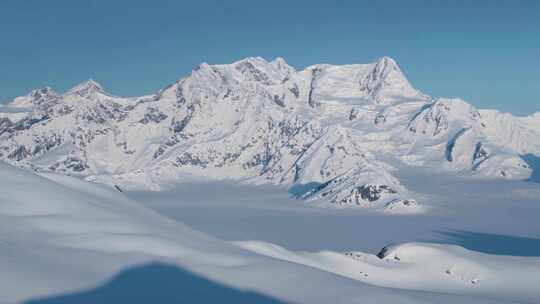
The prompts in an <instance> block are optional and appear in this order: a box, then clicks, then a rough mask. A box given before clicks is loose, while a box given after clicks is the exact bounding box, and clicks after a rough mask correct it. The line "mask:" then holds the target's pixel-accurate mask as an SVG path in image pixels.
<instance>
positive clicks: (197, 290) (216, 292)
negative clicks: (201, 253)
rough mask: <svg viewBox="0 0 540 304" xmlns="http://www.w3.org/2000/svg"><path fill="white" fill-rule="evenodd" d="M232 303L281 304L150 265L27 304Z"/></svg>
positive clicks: (175, 269) (173, 268) (172, 268)
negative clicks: (109, 279)
mask: <svg viewBox="0 0 540 304" xmlns="http://www.w3.org/2000/svg"><path fill="white" fill-rule="evenodd" d="M96 303H100V304H113V303H114V304H118V303H130V304H143V303H144V304H147V303H160V304H168V303H175V304H176V303H212V304H213V303H235V304H244V303H245V304H252V303H261V304H281V303H283V302H280V301H278V300H275V299H272V298H269V297H267V296H264V295H261V294H258V293H254V292H248V291H242V290H238V289H234V288H231V287H227V286H225V285H222V284H219V283H216V282H212V281H210V280H207V279H205V278H203V277H201V276H198V275H196V274H194V273H191V272H189V271H186V270H184V269H182V268H179V267H177V266H172V265H168V264H162V263H152V264H147V265H143V266H138V267H134V268H131V269H128V270H126V271H123V272H121V273H120V274H118V275H117V276H116V277H114V278H113V279H112V280H111V281H109V282H108V283H105V284H104V285H102V286H99V287H97V288H95V289H92V290H88V291H82V292H76V293H73V294H67V295H59V296H53V297H49V298H43V299H36V300H31V301H28V302H26V304H96Z"/></svg>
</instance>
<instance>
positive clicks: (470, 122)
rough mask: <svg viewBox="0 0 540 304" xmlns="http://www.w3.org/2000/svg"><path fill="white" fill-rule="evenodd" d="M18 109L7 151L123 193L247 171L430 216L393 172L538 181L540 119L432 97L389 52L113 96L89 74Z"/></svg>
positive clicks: (306, 194)
mask: <svg viewBox="0 0 540 304" xmlns="http://www.w3.org/2000/svg"><path fill="white" fill-rule="evenodd" d="M21 106H24V107H27V108H29V110H28V112H27V113H25V114H21V113H16V114H14V113H10V112H9V111H8V112H6V113H0V119H1V123H0V139H1V140H0V159H3V160H6V161H8V162H11V163H13V164H15V165H18V166H21V167H26V168H31V169H34V170H45V171H55V172H62V173H66V174H74V175H80V176H82V177H85V178H86V179H88V180H92V181H96V182H101V183H106V184H110V185H121V186H122V187H125V188H130V187H132V188H136V187H145V188H150V189H160V188H162V187H164V186H165V185H167V184H168V183H169V182H171V181H175V180H177V179H179V178H181V177H182V178H185V176H186V175H190V176H205V177H209V178H216V179H221V178H228V179H242V180H246V179H247V180H250V181H252V182H257V183H261V182H270V183H281V184H286V185H288V186H290V187H291V189H296V190H295V191H294V193H295V195H296V196H298V197H300V198H304V199H308V200H312V201H315V202H320V203H333V204H334V205H335V206H363V207H372V208H377V209H381V210H388V211H391V212H398V211H399V212H420V211H422V210H424V209H423V208H422V204H423V202H421V201H417V200H416V197H417V195H416V194H415V193H411V192H410V191H408V189H407V188H406V187H405V186H404V185H402V184H401V183H400V181H399V179H398V178H397V177H396V175H395V170H396V169H395V168H397V167H403V166H409V167H419V168H426V169H427V170H445V171H448V172H453V173H454V174H460V175H470V176H475V177H480V178H501V179H527V178H528V177H529V176H531V174H532V168H531V167H530V166H529V165H528V164H527V162H526V161H525V159H523V158H522V157H521V155H525V154H537V155H538V154H540V147H539V146H538V145H534V144H530V143H531V142H532V143H535V142H536V143H537V142H540V140H539V139H540V128H539V126H538V124H535V123H534V122H535V121H537V120H536V119H533V118H532V117H529V118H527V117H525V118H519V117H513V116H510V115H502V114H500V113H499V114H498V112H497V113H492V112H488V111H484V110H477V109H475V108H474V107H473V106H471V105H470V104H468V103H466V102H465V101H462V100H458V99H436V100H434V99H432V98H431V97H429V96H427V95H425V94H423V93H422V92H420V91H418V90H416V89H414V88H413V87H412V85H411V84H410V82H409V81H408V80H407V78H406V77H405V75H404V73H403V72H402V71H401V69H400V68H399V66H398V65H397V63H396V62H395V61H394V60H393V59H391V58H389V57H382V58H381V59H379V60H377V61H376V62H373V63H369V64H351V65H330V64H317V65H313V66H310V67H307V68H306V69H304V70H301V71H297V70H295V69H294V68H293V67H291V66H289V65H288V64H287V63H286V62H285V60H283V59H282V58H276V59H275V60H273V61H267V60H265V59H263V58H260V57H250V58H246V59H243V60H240V61H237V62H235V63H232V64H224V65H210V64H207V63H203V64H201V65H199V66H198V67H197V68H195V69H194V70H193V71H192V73H191V74H190V75H189V76H187V77H185V78H182V79H180V80H178V81H177V82H175V83H173V84H171V85H169V86H167V87H165V88H164V89H162V90H160V91H159V92H157V93H156V94H153V95H151V96H143V97H135V98H121V97H115V96H112V95H110V94H107V93H105V91H104V89H103V87H102V86H101V85H99V84H98V83H97V82H95V81H93V80H89V81H86V82H84V83H82V84H80V85H77V86H76V87H74V88H73V89H71V90H70V91H69V92H67V93H65V94H62V95H58V94H56V93H54V92H52V90H50V89H42V90H38V91H34V92H33V93H31V94H30V95H27V96H25V97H19V98H17V99H15V100H14V101H13V102H12V103H11V104H10V105H9V106H8V108H9V107H21ZM507 126H512V132H511V133H508V131H507ZM510 138H511V140H509V139H510ZM298 189H302V191H297V190H298Z"/></svg>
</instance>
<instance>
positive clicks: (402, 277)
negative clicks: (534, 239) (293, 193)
mask: <svg viewBox="0 0 540 304" xmlns="http://www.w3.org/2000/svg"><path fill="white" fill-rule="evenodd" d="M238 244H239V245H240V246H242V247H243V248H246V249H248V250H252V251H254V252H257V253H260V254H264V255H267V256H270V257H274V258H278V259H281V260H285V261H291V262H295V263H299V264H303V265H307V266H310V267H314V268H317V269H322V270H326V271H330V272H334V273H336V274H339V275H342V276H345V277H349V278H352V279H355V280H359V281H362V282H366V283H369V284H374V285H378V286H385V287H392V288H403V289H413V290H431V291H437V292H444V293H457V294H467V295H478V296H484V297H490V298H499V299H505V300H507V301H518V302H520V303H537V302H538V301H539V300H540V291H539V290H538V288H537V286H538V282H537V280H538V270H539V269H540V258H538V257H512V256H497V255H489V254H483V253H477V252H474V251H470V250H466V249H464V248H462V247H459V246H455V245H436V244H429V243H406V244H402V245H397V246H390V247H385V248H383V249H382V251H381V252H380V253H379V254H378V255H372V254H366V253H363V252H345V253H338V252H331V251H323V252H315V253H311V252H291V251H288V250H286V249H285V248H282V247H279V246H277V245H273V244H269V243H264V242H258V241H252V242H239V243H238Z"/></svg>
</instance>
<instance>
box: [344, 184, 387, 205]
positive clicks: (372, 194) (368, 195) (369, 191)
mask: <svg viewBox="0 0 540 304" xmlns="http://www.w3.org/2000/svg"><path fill="white" fill-rule="evenodd" d="M384 193H389V194H392V193H397V191H395V190H394V189H392V188H390V187H389V186H387V185H370V184H366V185H363V186H360V187H357V188H356V189H353V190H352V192H351V194H354V195H358V194H359V195H360V198H361V199H362V200H364V201H369V202H374V201H376V200H378V199H380V198H381V195H382V194H384Z"/></svg>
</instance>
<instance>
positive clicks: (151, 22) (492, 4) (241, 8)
mask: <svg viewBox="0 0 540 304" xmlns="http://www.w3.org/2000/svg"><path fill="white" fill-rule="evenodd" d="M384 55H386V56H390V57H393V58H394V59H396V61H397V62H398V64H399V65H400V66H401V68H402V69H403V71H404V72H405V74H406V75H407V76H408V78H409V80H410V81H411V82H412V83H413V85H414V86H415V87H416V88H418V89H420V90H422V91H424V92H425V93H427V94H430V95H432V96H445V97H462V98H464V99H466V100H467V101H469V102H471V103H472V104H474V105H475V106H477V107H480V108H497V109H500V110H503V111H507V112H512V113H515V114H526V113H531V112H536V111H540V94H539V93H538V91H539V88H540V58H539V56H540V1H535V0H531V1H527V0H499V1H498V0H492V1H484V0H467V1H465V0H454V1H443V0H440V1H435V0H431V1H429V0H424V1H422V0H409V1H397V0H396V1H391V0H386V1H373V0H370V1H361V0H356V1H354V0H353V1H329V0H326V1H318V0H298V1H294V0H288V1H281V0H272V1H270V0H265V1H255V0H252V1H244V0H237V1H234V0H231V1H224V0H223V1H210V0H196V1H180V0H178V1H172V0H171V1H161V0H153V1H150V0H148V1H138V0H131V1H127V0H126V1H122V0H117V1H113V0H94V1H92V0H84V1H83V0H55V1H44V0H24V1H23V0H2V1H0V100H1V101H6V100H8V99H10V98H12V97H14V96H18V95H23V94H26V93H27V92H28V91H30V90H31V89H33V88H37V87H42V86H46V85H49V86H51V87H53V88H54V89H55V90H57V91H59V92H63V91H65V90H67V89H68V88H70V87H72V86H74V85H75V84H77V83H79V82H81V81H83V80H86V79H88V78H93V79H95V80H96V81H98V82H100V83H101V84H102V85H103V86H105V88H106V89H107V90H108V91H110V92H111V93H114V94H117V95H142V94H147V93H152V92H155V91H157V90H158V89H160V88H162V87H164V86H166V85H167V84H169V83H171V82H173V81H175V80H176V79H178V78H181V77H182V76H184V75H186V74H188V73H189V72H190V71H191V69H192V68H193V67H195V66H196V65H198V64H199V63H201V62H209V63H229V62H232V61H235V60H238V59H241V58H243V57H247V56H262V57H265V58H267V59H273V58H274V57H277V56H281V57H284V58H285V60H286V61H287V62H288V63H289V64H291V65H293V66H294V67H296V68H303V67H305V66H308V65H311V64H315V63H334V64H344V63H367V62H372V61H374V60H376V59H377V58H379V57H381V56H384Z"/></svg>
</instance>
